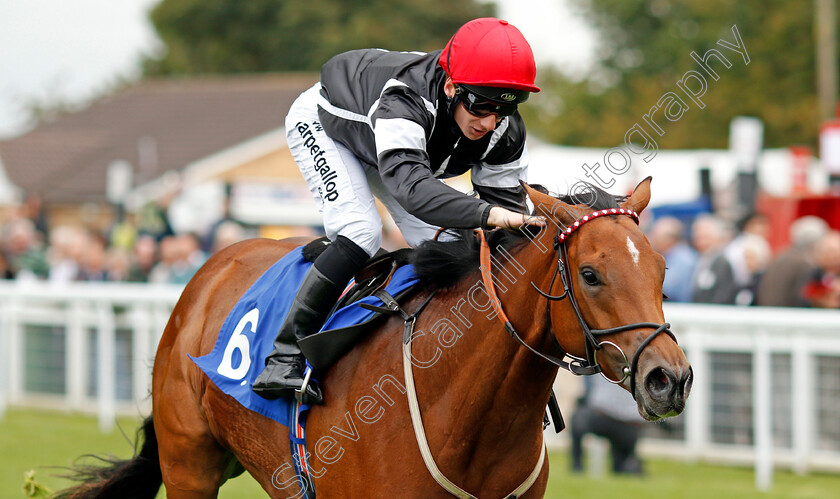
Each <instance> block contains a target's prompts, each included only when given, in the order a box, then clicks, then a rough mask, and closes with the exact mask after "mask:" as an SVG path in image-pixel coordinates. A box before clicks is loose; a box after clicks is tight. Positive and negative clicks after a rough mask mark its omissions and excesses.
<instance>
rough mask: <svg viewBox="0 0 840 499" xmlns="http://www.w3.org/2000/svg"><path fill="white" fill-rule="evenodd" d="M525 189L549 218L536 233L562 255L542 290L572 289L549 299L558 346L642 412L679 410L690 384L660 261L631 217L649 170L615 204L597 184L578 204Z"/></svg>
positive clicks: (643, 201) (644, 199)
mask: <svg viewBox="0 0 840 499" xmlns="http://www.w3.org/2000/svg"><path fill="white" fill-rule="evenodd" d="M526 189H527V191H528V195H529V196H530V198H531V200H532V201H533V203H534V206H535V207H536V209H537V211H538V212H539V213H541V214H543V215H545V216H546V218H547V219H548V224H547V226H546V227H545V228H544V229H543V230H542V231H541V233H540V236H539V237H540V239H542V240H543V241H544V242H548V241H549V240H553V241H555V243H554V247H555V248H556V250H557V258H558V260H560V261H561V262H562V263H560V264H559V267H560V270H558V273H557V274H558V275H555V276H552V275H548V276H546V279H545V282H543V283H542V286H543V287H542V289H544V290H547V291H548V293H550V294H554V295H560V294H561V293H560V292H559V291H563V289H564V287H568V288H570V289H568V294H567V295H565V297H564V298H563V299H554V301H550V304H551V308H550V312H549V318H550V321H551V332H552V334H554V335H555V337H556V338H557V340H558V342H559V343H560V346H561V347H562V348H563V349H564V350H565V351H566V352H568V353H569V354H571V355H574V356H576V357H579V358H582V359H588V360H589V361H590V362H592V363H596V362H597V364H598V365H600V367H601V369H602V370H603V374H604V375H605V376H606V377H607V379H610V380H613V381H614V382H617V383H618V384H620V385H621V386H623V387H624V388H625V389H627V390H628V391H630V392H631V393H632V394H633V396H634V397H635V399H636V402H637V405H638V409H639V414H641V415H642V416H643V417H644V418H645V419H648V420H656V419H660V418H662V417H668V416H676V415H677V414H679V413H681V412H682V411H683V409H684V408H685V400H686V398H687V397H688V393H689V390H690V388H691V382H692V372H691V366H690V365H689V363H688V360H687V359H686V357H685V354H684V353H683V351H682V349H681V348H680V347H679V346H678V345H677V343H676V340H675V338H674V337H673V336H672V335H671V332H670V331H669V330H668V329H667V325H665V319H664V314H663V312H662V280H663V278H664V276H665V260H664V258H663V257H662V255H660V254H659V253H657V252H656V251H654V250H653V248H651V246H650V243H649V242H648V240H647V238H645V236H644V234H643V233H642V231H641V230H640V229H639V227H638V224H637V219H636V217H637V215H636V214H638V213H641V211H642V210H644V208H645V207H646V206H647V204H648V202H649V201H650V177H649V178H647V179H645V180H644V181H642V182H641V183H640V184H639V185H638V186H637V187H636V189H635V191H634V192H633V194H632V195H631V196H630V197H629V198H627V199H626V200H624V201H622V202H620V203H617V201H616V199H615V198H613V197H612V196H604V193H603V192H602V191H599V190H592V191H589V192H588V193H583V194H581V195H578V196H577V198H578V199H579V200H580V201H582V203H580V204H574V203H575V201H573V202H572V203H566V202H564V201H561V200H559V199H557V198H555V197H552V196H550V195H547V194H543V193H540V192H538V191H536V190H534V189H531V188H530V187H527V186H526ZM596 198H597V199H596ZM570 201H571V200H570ZM609 204H613V206H612V207H610V206H609ZM604 209H607V210H608V211H606V212H603V211H601V210H604ZM594 212H600V213H597V215H596V216H592V214H593V213H594ZM570 227H571V228H572V229H571V231H569V228H570ZM563 233H566V235H565V236H560V237H558V235H560V234H563ZM545 246H547V247H548V248H551V245H549V244H545ZM561 270H562V271H561ZM563 273H565V274H566V275H565V276H564V275H563ZM555 281H557V282H555ZM558 283H559V284H558ZM549 288H551V289H549ZM575 309H577V311H576V310H575ZM576 316H577V319H576V318H575V317H576ZM660 333H662V334H660Z"/></svg>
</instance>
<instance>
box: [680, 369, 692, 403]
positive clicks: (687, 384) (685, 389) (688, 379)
mask: <svg viewBox="0 0 840 499" xmlns="http://www.w3.org/2000/svg"><path fill="white" fill-rule="evenodd" d="M693 381H694V372H693V371H692V370H691V368H689V369H688V371H686V373H685V375H684V376H683V379H682V381H680V387H681V388H682V390H681V391H682V396H683V399H686V398H688V394H689V393H690V392H691V383H692V382H693Z"/></svg>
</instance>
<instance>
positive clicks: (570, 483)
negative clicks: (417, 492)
mask: <svg viewBox="0 0 840 499" xmlns="http://www.w3.org/2000/svg"><path fill="white" fill-rule="evenodd" d="M138 423H139V419H133V418H123V419H120V420H119V425H120V426H121V427H122V428H123V430H124V431H125V432H126V434H128V435H129V438H130V439H131V440H132V441H133V438H134V432H135V428H136V427H137V425H138ZM131 452H132V446H131V444H130V443H129V441H128V440H126V438H125V437H124V436H123V435H122V434H121V433H120V432H119V430H115V431H113V432H112V433H110V434H107V435H105V434H102V433H100V432H99V429H98V427H97V423H96V419H95V418H93V417H90V416H80V415H71V414H67V413H62V412H49V411H39V410H28V409H27V410H24V409H13V410H10V411H8V412H7V413H6V415H5V418H4V419H3V420H0V499H7V498H8V499H14V498H21V497H24V494H23V489H22V487H23V483H24V479H23V474H24V472H26V471H27V470H31V469H34V470H35V471H36V474H35V477H36V480H37V481H38V482H39V483H41V484H42V485H44V486H46V487H48V488H50V489H52V490H53V491H55V490H59V489H61V488H63V487H67V486H68V485H70V482H68V481H66V480H64V479H61V478H58V477H56V476H55V475H56V474H57V473H60V470H57V469H55V468H50V467H55V466H67V465H69V464H71V463H72V462H73V460H74V459H75V458H76V457H78V456H79V455H81V454H105V455H107V454H115V455H117V456H121V457H124V456H128V455H130V454H131ZM549 459H550V463H551V473H550V477H549V484H548V491H547V493H546V497H548V498H568V497H574V498H575V499H587V498H593V499H594V498H598V499H600V498H606V497H609V498H621V499H626V498H648V497H668V498H670V499H677V498H684V499H695V498H696V499H708V498H714V499H728V498H737V499H742V498H757V499H758V498H760V499H776V498H796V499H821V498H833V497H838V490H840V476H838V475H826V474H811V475H808V476H797V475H794V474H792V473H789V472H785V471H777V472H776V473H775V475H774V484H773V489H772V490H771V491H769V492H765V493H760V492H758V491H756V490H755V486H754V477H753V473H752V470H750V469H747V468H733V467H723V466H713V465H708V464H687V463H684V462H678V461H666V460H659V459H648V460H646V461H645V467H646V472H647V474H646V476H644V477H641V478H640V477H621V476H614V475H609V474H607V475H605V476H604V477H602V478H599V479H594V478H591V477H589V476H587V475H586V474H582V475H575V474H571V473H569V471H568V469H569V466H568V459H567V456H566V453H565V452H559V451H558V452H552V453H550V455H549ZM158 497H161V498H162V497H164V494H163V492H161V493H160V494H159V495H158ZM219 497H221V498H228V499H233V498H242V499H247V498H264V497H266V495H265V493H264V492H263V491H262V490H261V489H260V487H259V486H258V485H257V483H256V482H255V481H254V480H253V479H251V478H250V477H249V476H247V475H243V476H241V477H239V478H236V479H234V480H231V481H229V482H228V483H227V484H225V486H224V487H222V490H221V493H220V494H219Z"/></svg>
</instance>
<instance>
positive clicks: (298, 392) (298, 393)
mask: <svg viewBox="0 0 840 499" xmlns="http://www.w3.org/2000/svg"><path fill="white" fill-rule="evenodd" d="M311 378H312V368H311V367H309V366H306V371H305V374H304V376H303V383H301V385H300V388H295V400H297V401H298V402H300V403H303V397H304V395H305V394H306V389H307V388H308V387H309V380H310V379H311Z"/></svg>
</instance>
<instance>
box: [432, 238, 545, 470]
mask: <svg viewBox="0 0 840 499" xmlns="http://www.w3.org/2000/svg"><path fill="white" fill-rule="evenodd" d="M529 250H530V251H529ZM533 251H535V250H534V249H533V248H523V249H521V250H520V251H519V252H517V253H516V255H515V256H514V255H511V254H510V253H507V254H505V253H501V254H498V253H497V255H496V256H495V257H494V260H493V265H492V267H493V269H494V276H495V277H494V282H495V287H496V292H497V295H498V296H499V299H500V302H501V304H502V308H503V309H504V312H505V313H506V314H507V316H508V318H509V319H510V321H511V323H512V324H513V326H514V327H515V328H516V331H517V333H518V334H519V335H520V336H521V337H522V338H523V339H524V340H525V341H526V342H528V343H529V344H530V345H531V346H533V347H534V348H537V349H539V350H543V351H547V349H549V348H550V345H551V340H550V338H549V337H548V335H547V334H546V330H547V317H546V313H545V311H546V309H545V300H544V299H542V298H541V297H539V295H538V294H537V293H536V291H534V289H533V288H532V286H531V281H534V282H536V283H538V284H539V283H541V281H542V280H543V279H544V276H545V275H546V274H545V272H546V271H547V270H548V267H547V268H546V269H543V268H539V269H537V268H534V265H533V262H535V261H537V260H541V261H545V258H544V257H541V258H537V256H536V255H535V254H533ZM527 262H532V264H531V265H529V264H528V263H527ZM539 266H546V265H542V264H541V265H539ZM549 266H550V265H549ZM485 289H486V288H485V287H484V284H483V283H482V281H481V275H480V274H478V273H475V274H472V276H471V277H470V278H469V279H467V280H465V281H464V283H463V284H462V285H460V286H457V287H455V288H454V289H452V290H451V291H450V292H448V293H447V294H448V296H450V298H449V299H448V300H445V301H446V303H450V304H451V303H457V304H456V306H455V307H451V305H450V307H451V308H449V310H448V314H449V317H451V318H452V322H453V323H455V324H456V326H457V327H458V328H459V329H460V331H461V332H462V333H463V335H462V336H461V337H459V338H458V339H457V343H456V344H455V345H454V346H453V347H452V348H451V350H452V351H451V352H444V353H443V357H442V364H441V369H440V371H438V374H437V375H436V376H434V377H436V378H437V379H438V380H439V383H438V384H437V385H436V390H440V391H443V392H444V393H443V396H442V397H441V398H440V399H439V400H442V401H443V400H445V401H447V402H446V403H444V404H440V406H441V407H440V409H441V410H442V411H443V412H448V414H440V416H441V417H440V418H436V421H439V422H440V421H445V422H446V423H445V424H446V425H448V426H449V427H448V428H441V429H440V430H442V431H445V432H446V433H447V434H448V435H450V440H449V441H451V442H453V444H455V445H457V446H460V447H461V448H462V449H463V454H464V459H470V460H473V461H472V462H470V465H471V466H475V465H476V464H479V463H475V462H474V460H475V459H476V457H475V456H485V457H487V458H488V459H491V460H492V459H498V454H496V455H495V457H492V454H489V453H488V451H490V452H492V450H493V449H492V447H496V448H499V450H510V448H511V447H512V446H523V445H524V446H531V447H533V446H534V445H535V444H534V439H535V438H536V436H537V435H538V434H539V433H541V431H542V426H541V422H542V415H543V414H544V410H545V404H546V401H547V400H548V395H549V392H550V390H551V384H552V382H553V380H554V377H555V375H556V372H557V368H556V367H554V366H552V365H550V364H548V363H547V362H544V361H542V360H540V359H538V358H537V357H536V356H535V355H534V354H533V353H531V352H529V351H528V350H526V349H525V348H524V347H522V346H520V345H519V343H517V341H516V340H514V339H513V338H511V337H510V335H508V334H507V332H506V331H505V329H504V327H503V324H502V321H500V320H499V318H498V317H496V316H495V314H494V312H493V309H492V308H491V307H489V301H488V300H489V296H488V294H486V292H485V291H484V290H485ZM441 312H443V311H441ZM446 314H447V312H444V316H446ZM447 356H448V358H447ZM430 374H431V373H430ZM443 406H445V407H443ZM530 452H534V451H533V450H531V451H530ZM479 466H480V464H479Z"/></svg>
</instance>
